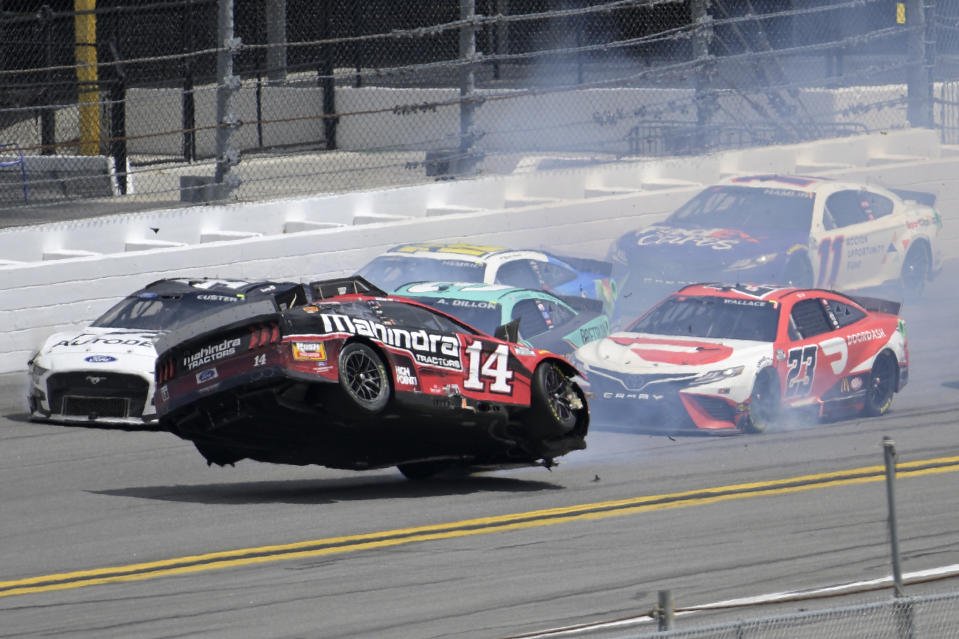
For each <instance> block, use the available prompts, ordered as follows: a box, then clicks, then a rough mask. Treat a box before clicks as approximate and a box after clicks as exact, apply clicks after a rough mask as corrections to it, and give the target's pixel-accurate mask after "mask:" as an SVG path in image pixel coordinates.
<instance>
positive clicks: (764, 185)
mask: <svg viewBox="0 0 959 639" xmlns="http://www.w3.org/2000/svg"><path fill="white" fill-rule="evenodd" d="M717 186H720V187H722V186H742V187H746V188H757V189H780V190H791V191H801V192H805V193H810V194H817V193H820V192H825V193H827V194H828V193H832V192H835V191H843V190H860V189H868V190H870V191H874V192H876V193H881V194H883V195H885V196H887V197H893V198H895V197H898V198H900V199H903V198H904V196H907V195H908V196H911V198H912V199H916V198H918V199H916V201H918V202H921V203H926V201H927V200H928V199H929V197H930V195H931V194H928V193H922V192H918V191H915V192H913V191H899V192H897V191H896V190H890V189H887V188H885V187H883V186H881V185H879V184H872V183H869V184H867V183H865V182H850V181H844V180H834V179H832V178H824V177H817V176H813V175H789V174H782V173H756V174H750V175H737V176H734V177H728V178H725V179H723V180H721V181H719V182H717V183H716V184H713V185H711V186H710V187H706V188H707V189H709V188H715V187H717ZM934 200H935V198H934V197H933V201H934ZM928 205H930V206H931V204H928Z"/></svg>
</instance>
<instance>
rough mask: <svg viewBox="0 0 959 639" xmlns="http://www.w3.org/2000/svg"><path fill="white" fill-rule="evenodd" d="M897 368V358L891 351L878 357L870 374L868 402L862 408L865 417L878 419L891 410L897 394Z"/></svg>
mask: <svg viewBox="0 0 959 639" xmlns="http://www.w3.org/2000/svg"><path fill="white" fill-rule="evenodd" d="M897 368H898V364H897V363H896V357H895V356H894V355H893V354H892V353H890V352H889V351H883V352H882V353H880V354H879V355H878V356H877V357H876V361H874V362H873V363H872V371H871V372H870V373H869V385H868V386H867V387H866V401H865V403H864V404H863V407H862V414H863V415H865V416H866V417H878V416H879V415H884V414H885V413H886V412H887V411H888V410H889V407H890V406H891V405H892V396H893V394H894V393H895V392H896V375H897V371H896V369H897Z"/></svg>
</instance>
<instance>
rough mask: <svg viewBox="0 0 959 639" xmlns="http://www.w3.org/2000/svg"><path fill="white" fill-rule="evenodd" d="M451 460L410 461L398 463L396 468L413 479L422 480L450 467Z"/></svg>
mask: <svg viewBox="0 0 959 639" xmlns="http://www.w3.org/2000/svg"><path fill="white" fill-rule="evenodd" d="M450 464H451V462H449V461H447V460H445V459H444V460H436V461H422V462H409V463H407V464H398V465H397V466H396V468H397V469H398V470H399V471H400V472H401V473H403V476H404V477H406V478H407V479H410V480H413V481H422V480H424V479H430V478H431V477H434V476H435V475H438V474H439V473H441V472H443V471H444V470H446V469H447V468H449V467H450Z"/></svg>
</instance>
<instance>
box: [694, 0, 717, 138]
mask: <svg viewBox="0 0 959 639" xmlns="http://www.w3.org/2000/svg"><path fill="white" fill-rule="evenodd" d="M708 4H709V2H708V0H691V1H690V3H689V14H690V20H691V22H692V23H693V24H694V25H697V26H696V30H695V31H694V34H693V38H692V58H693V60H696V61H697V62H698V63H699V67H698V69H697V70H696V79H695V83H696V89H695V90H696V94H695V97H694V98H693V100H694V103H695V105H696V140H695V144H696V148H697V149H705V148H706V146H707V139H706V127H707V126H708V125H709V121H710V120H711V119H712V117H713V113H715V111H716V109H717V108H718V106H717V100H716V94H715V93H714V92H713V91H712V90H711V84H712V82H711V80H710V78H709V73H710V61H709V42H710V40H712V37H713V30H712V26H711V24H710V22H711V20H712V18H711V17H710V15H709V11H708Z"/></svg>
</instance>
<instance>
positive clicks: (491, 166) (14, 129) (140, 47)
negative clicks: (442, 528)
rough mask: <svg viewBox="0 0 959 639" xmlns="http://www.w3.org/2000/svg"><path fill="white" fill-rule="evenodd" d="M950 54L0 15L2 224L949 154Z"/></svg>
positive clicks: (699, 13)
mask: <svg viewBox="0 0 959 639" xmlns="http://www.w3.org/2000/svg"><path fill="white" fill-rule="evenodd" d="M957 52H959V0H907V1H906V2H891V1H890V0H605V1H603V0H438V1H437V2H432V3H395V2H390V1H388V0H364V1H363V2H360V1H359V0H328V1H324V2H312V1H310V0H259V1H256V0H154V1H150V0H141V1H138V2H129V1H123V0H73V1H72V2H67V1H66V0H59V1H54V0H48V1H47V2H45V3H42V2H30V1H27V0H0V87H2V90H0V206H2V207H5V208H9V207H19V206H31V205H36V204H45V203H51V202H59V201H64V200H75V199H91V198H104V197H109V198H111V199H113V200H116V199H117V198H119V199H120V200H121V201H129V202H137V203H142V202H156V203H158V204H167V203H171V202H180V201H191V202H192V201H211V200H221V199H240V200H257V199H265V198H276V197H285V196H291V195H306V194H315V193H329V192H342V191H348V190H356V189H367V188H376V187H382V186H389V185H403V184H415V183H422V182H425V181H432V180H438V179H454V178H460V177H468V176H473V175H483V174H486V175H488V174H505V173H511V172H514V171H517V170H522V171H529V170H537V169H538V168H556V167H560V166H578V165H583V164H586V163H601V162H620V161H624V160H628V159H635V158H640V157H642V158H647V157H658V156H674V155H689V154H702V153H709V152H712V151H717V150H722V149H730V148H748V147H752V146H759V145H768V144H784V143H795V142H801V141H805V140H811V139H817V138H831V137H837V136H844V135H853V134H859V133H865V132H871V131H881V130H890V129H897V128H905V127H909V126H925V127H932V126H934V127H937V128H939V129H940V130H941V132H942V136H943V141H944V142H947V143H954V142H955V139H956V138H959V55H957Z"/></svg>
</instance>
